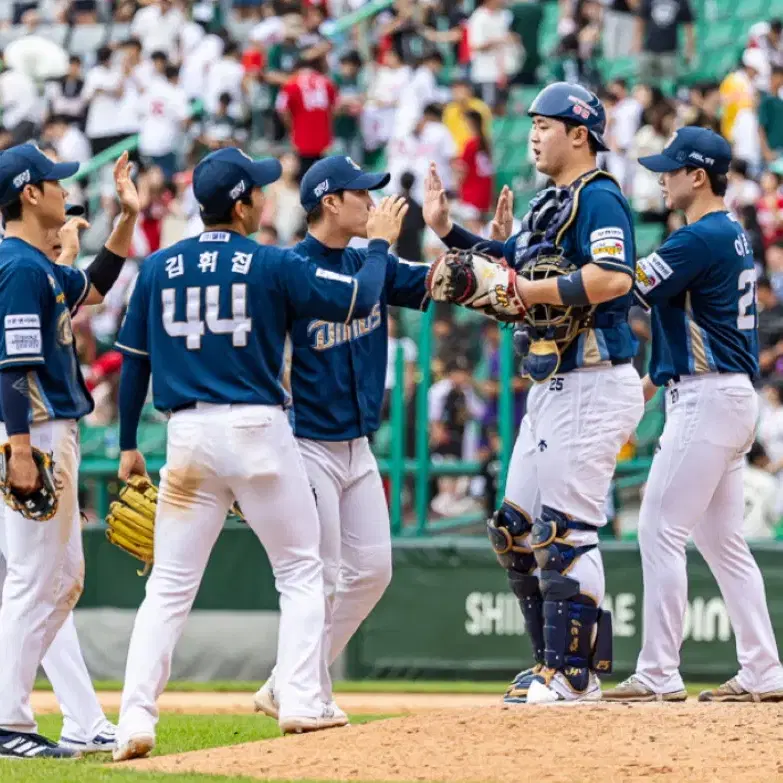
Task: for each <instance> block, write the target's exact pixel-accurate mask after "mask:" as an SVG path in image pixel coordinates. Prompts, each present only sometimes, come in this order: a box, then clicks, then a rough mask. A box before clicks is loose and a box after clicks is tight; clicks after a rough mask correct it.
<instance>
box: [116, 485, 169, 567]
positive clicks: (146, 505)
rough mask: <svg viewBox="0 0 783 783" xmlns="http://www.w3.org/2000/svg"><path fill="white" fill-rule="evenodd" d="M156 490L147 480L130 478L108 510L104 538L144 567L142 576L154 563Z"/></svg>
mask: <svg viewBox="0 0 783 783" xmlns="http://www.w3.org/2000/svg"><path fill="white" fill-rule="evenodd" d="M157 505H158V488H157V487H156V486H155V485H154V484H153V483H152V482H151V481H150V480H149V478H148V477H147V476H131V477H130V478H129V479H128V483H127V484H126V485H125V486H124V487H123V488H122V489H121V490H120V499H119V500H115V501H114V503H112V504H111V506H109V515H108V516H107V517H106V524H107V525H108V526H109V529H108V530H107V531H106V538H107V539H109V541H110V542H111V543H112V544H114V545H115V546H118V547H119V548H120V549H122V550H124V551H125V552H127V553H128V554H130V555H133V556H134V557H135V558H138V559H139V560H141V561H142V562H143V563H144V571H141V572H140V574H141V575H144V574H145V573H146V572H147V571H148V570H149V568H150V566H151V565H152V561H153V559H154V537H155V509H156V508H157Z"/></svg>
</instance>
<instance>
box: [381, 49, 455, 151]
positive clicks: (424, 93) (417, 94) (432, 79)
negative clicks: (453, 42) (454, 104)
mask: <svg viewBox="0 0 783 783" xmlns="http://www.w3.org/2000/svg"><path fill="white" fill-rule="evenodd" d="M442 70H443V55H442V54H441V53H440V52H439V51H437V50H435V51H431V52H429V53H427V54H426V55H425V56H424V57H423V58H422V60H421V62H420V64H419V66H418V67H417V68H416V70H415V71H414V72H413V77H412V78H411V80H410V82H409V83H408V84H407V85H406V86H405V92H404V100H403V101H402V102H401V103H400V105H399V106H398V107H397V113H396V115H395V118H394V130H393V131H392V135H393V137H394V138H403V137H405V136H407V135H408V134H410V133H411V132H412V131H413V129H414V128H415V127H416V125H417V124H418V123H419V120H421V117H422V114H423V112H424V107H425V106H428V105H429V104H433V103H440V102H441V101H440V97H441V91H440V88H439V87H438V81H437V79H438V74H440V72H441V71H442Z"/></svg>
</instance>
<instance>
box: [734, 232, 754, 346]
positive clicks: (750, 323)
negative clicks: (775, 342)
mask: <svg viewBox="0 0 783 783" xmlns="http://www.w3.org/2000/svg"><path fill="white" fill-rule="evenodd" d="M743 237H744V234H743ZM737 241H739V240H737ZM734 244H735V246H736V242H735V243H734ZM738 252H739V251H738ZM737 288H738V289H739V290H740V291H742V296H740V298H739V314H738V315H737V329H741V330H743V331H746V330H749V329H755V328H756V315H755V312H756V270H755V268H754V269H743V270H742V272H740V276H739V280H738V282H737Z"/></svg>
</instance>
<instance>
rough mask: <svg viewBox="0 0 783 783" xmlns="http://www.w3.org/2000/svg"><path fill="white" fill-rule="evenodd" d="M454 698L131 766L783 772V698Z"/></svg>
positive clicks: (592, 782)
mask: <svg viewBox="0 0 783 783" xmlns="http://www.w3.org/2000/svg"><path fill="white" fill-rule="evenodd" d="M196 695H197V694H192V696H196ZM172 696H177V697H179V696H188V697H189V696H191V694H172ZM346 697H347V694H343V695H341V697H340V704H341V705H342V706H343V707H345V708H348V709H349V710H350V709H352V708H351V707H350V706H349V699H348V698H346ZM354 697H357V698H358V697H361V698H362V699H364V700H365V702H367V704H369V703H370V701H374V700H375V699H376V698H377V697H375V696H373V695H371V694H368V695H366V696H365V695H360V694H354ZM368 697H369V698H368ZM397 698H398V699H399V702H398V703H400V704H402V703H407V704H408V705H413V704H414V702H421V704H422V705H424V704H426V703H433V704H434V703H436V702H442V700H443V699H444V697H440V696H437V697H429V696H417V697H415V699H414V698H413V697H411V696H404V695H400V696H399V697H397ZM447 698H448V701H450V702H453V706H452V708H450V709H449V708H447V709H442V708H441V709H435V710H431V709H430V710H427V712H418V713H414V714H411V715H408V716H405V717H400V718H392V719H388V720H383V721H377V722H375V723H370V724H366V725H362V726H351V727H348V728H345V729H333V730H331V731H326V732H322V733H318V734H311V735H303V736H293V737H283V738H280V739H274V740H266V741H264V742H255V743H248V744H245V745H239V746H233V747H230V748H216V749H213V750H203V751H196V752H193V753H186V754H181V755H175V756H164V757H158V758H152V759H144V760H141V761H137V762H132V764H131V765H130V766H133V767H134V768H136V769H139V770H146V771H153V770H155V771H161V772H198V773H211V774H218V775H247V776H249V777H254V778H259V779H273V780H274V779H280V778H286V779H292V778H293V779H305V778H307V779H315V780H346V781H354V780H355V781H362V780H366V781H370V780H373V781H375V780H377V781H382V780H383V781H443V783H468V782H469V783H479V781H480V782H481V783H487V782H488V781H493V782H495V781H496V782H497V783H527V782H528V781H530V782H531V783H532V782H533V781H535V783H561V782H562V783H566V782H567V783H619V782H620V781H623V783H633V782H634V781H645V783H652V782H655V781H666V782H667V783H685V782H687V783H761V781H764V783H767V782H768V781H783V750H781V748H782V747H783V742H781V740H782V739H783V705H760V704H732V705H729V704H725V705H720V704H699V703H697V702H695V701H691V702H688V703H686V704H676V705H675V704H651V705H634V706H628V705H616V704H593V705H565V706H550V707H527V706H520V707H515V708H504V707H500V706H492V707H486V706H483V707H482V706H468V705H469V704H471V702H472V703H473V704H474V705H475V704H476V700H474V699H473V698H472V697H463V696H457V697H453V698H452V697H447ZM477 698H478V697H477ZM480 698H481V699H482V700H483V699H486V697H480ZM490 698H491V697H490ZM406 700H407V701H406ZM385 701H386V696H384V699H383V700H380V701H378V702H375V706H374V709H375V711H380V710H389V709H393V707H391V706H385V705H384V706H383V707H380V706H379V705H380V704H382V703H384V702H385ZM493 701H495V700H494V699H493ZM388 703H389V704H391V703H392V702H391V700H390V701H389V702H388ZM495 705H497V701H495ZM455 707H456V709H455ZM558 738H560V741H558Z"/></svg>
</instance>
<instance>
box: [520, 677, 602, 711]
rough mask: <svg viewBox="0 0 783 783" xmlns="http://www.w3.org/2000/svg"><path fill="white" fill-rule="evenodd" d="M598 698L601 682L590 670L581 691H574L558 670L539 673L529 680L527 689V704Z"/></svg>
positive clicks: (599, 698) (599, 696)
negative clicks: (584, 686)
mask: <svg viewBox="0 0 783 783" xmlns="http://www.w3.org/2000/svg"><path fill="white" fill-rule="evenodd" d="M547 680H548V682H547ZM600 700H601V683H600V682H599V680H598V677H596V676H595V674H593V673H592V672H590V674H589V677H588V681H587V688H585V690H584V691H581V692H580V691H575V690H574V689H573V688H572V687H571V683H570V682H569V681H568V678H567V677H566V676H565V675H564V674H563V673H562V672H559V671H557V672H555V673H554V674H552V675H551V676H549V675H547V676H546V677H543V676H542V675H540V674H539V675H538V676H536V677H535V678H534V679H533V680H532V681H531V683H530V686H529V687H528V690H527V704H555V703H562V702H583V701H600Z"/></svg>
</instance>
